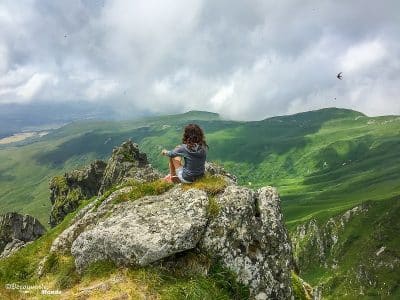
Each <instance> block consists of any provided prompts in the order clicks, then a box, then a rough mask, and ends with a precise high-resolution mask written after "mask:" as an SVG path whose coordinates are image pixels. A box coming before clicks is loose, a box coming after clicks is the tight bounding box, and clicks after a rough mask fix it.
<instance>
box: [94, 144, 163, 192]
mask: <svg viewBox="0 0 400 300" xmlns="http://www.w3.org/2000/svg"><path fill="white" fill-rule="evenodd" d="M126 178H132V179H135V180H138V181H152V180H156V179H159V178H160V174H159V173H158V172H156V171H155V170H154V169H153V168H152V167H151V166H150V165H149V163H148V161H147V156H146V154H145V153H142V152H140V151H139V146H138V145H137V144H135V143H133V142H132V141H131V140H128V141H126V142H124V143H122V144H121V146H119V147H117V148H115V149H114V150H113V152H112V155H111V158H110V159H109V160H108V163H107V167H106V170H105V172H104V176H103V179H102V181H101V187H100V189H99V194H102V193H104V192H105V191H106V190H107V189H109V188H110V187H111V186H113V185H115V184H119V183H121V182H122V181H123V180H124V179H126Z"/></svg>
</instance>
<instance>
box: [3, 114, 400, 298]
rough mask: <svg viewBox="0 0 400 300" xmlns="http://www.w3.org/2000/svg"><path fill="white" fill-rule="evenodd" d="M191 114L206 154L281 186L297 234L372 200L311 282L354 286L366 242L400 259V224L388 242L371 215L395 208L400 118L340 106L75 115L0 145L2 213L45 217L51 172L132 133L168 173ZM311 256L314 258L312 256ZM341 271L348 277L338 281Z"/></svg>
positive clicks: (335, 288)
mask: <svg viewBox="0 0 400 300" xmlns="http://www.w3.org/2000/svg"><path fill="white" fill-rule="evenodd" d="M188 122H197V123H199V124H200V125H201V126H202V127H203V128H204V130H205V132H206V137H207V141H208V143H209V145H210V151H209V156H208V159H209V160H213V161H217V162H219V163H221V164H223V165H224V166H225V168H226V169H228V170H229V171H231V172H232V173H234V174H236V175H237V176H238V178H239V183H240V184H242V185H248V186H252V187H259V186H262V185H273V186H276V187H277V188H278V190H279V192H280V194H281V198H282V206H283V210H284V215H285V218H286V224H287V226H288V228H289V230H291V231H292V233H293V232H295V230H296V227H297V226H298V225H300V224H303V223H305V222H308V221H310V220H312V219H316V220H317V221H318V223H319V224H320V225H321V226H322V224H324V222H326V221H328V220H329V218H331V217H335V216H338V215H340V214H343V213H344V212H345V211H347V210H349V209H351V208H353V207H355V206H357V205H359V204H361V203H365V202H368V203H373V205H371V206H370V209H369V212H368V214H367V215H365V216H360V217H358V219H357V220H358V221H357V220H356V221H354V222H353V221H352V222H350V223H349V224H350V225H349V227H348V228H347V229H346V231H345V236H344V237H340V239H342V240H343V243H344V244H345V247H343V248H341V249H342V250H343V249H344V250H343V251H342V250H341V251H342V252H340V251H339V252H338V253H336V254H333V255H334V256H333V257H330V258H329V259H335V262H337V265H338V268H339V269H338V271H334V272H333V271H332V270H330V269H329V268H328V269H326V268H322V269H320V268H319V267H318V268H317V267H316V268H314V269H313V268H305V269H304V270H302V273H301V275H302V276H304V278H306V279H308V280H310V282H311V283H313V284H315V285H318V284H324V283H325V284H328V285H329V288H325V289H324V291H325V292H326V293H332V294H333V295H335V293H339V292H343V290H346V291H348V290H349V289H351V286H349V282H354V280H355V279H354V278H356V277H355V276H356V273H355V272H353V273H352V270H355V266H356V264H360V259H359V258H357V257H356V255H355V254H354V253H356V251H357V250H356V249H358V248H360V247H361V248H362V247H370V249H369V251H366V252H365V253H364V255H374V253H376V251H377V250H379V247H383V246H385V247H387V248H386V249H387V250H386V252H387V253H390V255H391V256H390V259H392V260H397V261H400V257H399V255H400V254H399V253H398V251H397V250H395V249H399V246H400V245H399V244H398V243H399V240H398V238H395V237H394V236H393V234H394V232H395V230H394V229H393V228H397V227H396V226H398V225H396V224H398V223H396V222H394V221H393V222H392V226H391V227H390V226H386V227H385V226H382V228H383V229H382V230H381V231H380V234H381V235H383V236H386V238H385V239H384V241H382V240H379V239H376V230H375V229H374V227H373V226H374V225H373V224H374V223H373V222H370V221H371V220H372V219H373V218H378V219H379V216H380V215H381V214H384V213H385V214H386V213H388V215H387V216H386V215H385V216H386V217H385V218H383V219H382V220H383V221H382V222H384V223H385V224H391V220H390V218H395V217H396V216H395V215H393V214H390V212H391V209H392V207H393V209H394V208H395V207H397V206H396V205H397V203H398V201H399V200H400V155H399V153H400V116H384V117H374V118H372V117H367V116H365V115H363V114H361V113H359V112H355V111H351V110H345V109H337V108H329V109H322V110H317V111H311V112H305V113H300V114H295V115H291V116H279V117H274V118H269V119H265V120H261V121H252V122H238V121H230V120H223V119H221V118H220V117H219V116H218V115H217V114H213V113H208V112H197V111H194V112H188V113H185V114H179V115H170V116H161V117H152V118H145V119H142V120H138V121H123V122H121V121H120V122H111V121H107V122H105V121H101V122H100V121H85V122H75V123H71V124H69V125H67V126H64V127H62V128H60V129H57V130H54V131H52V132H51V133H50V134H48V135H46V136H45V137H42V138H40V139H37V140H30V141H28V142H23V143H20V144H14V145H3V146H0V213H1V212H5V211H15V210H16V211H19V212H24V213H29V214H31V215H33V216H35V217H38V218H39V219H40V220H41V222H42V223H44V224H45V223H47V220H48V214H49V211H50V203H49V200H48V195H49V192H48V181H49V179H50V178H51V177H52V176H54V175H56V174H60V173H63V172H65V171H67V170H71V169H73V168H76V167H79V166H81V165H84V164H87V163H88V162H90V161H92V160H94V159H95V158H100V159H104V158H106V157H107V156H108V155H109V153H110V152H111V150H112V149H113V147H114V146H117V145H119V144H121V142H122V141H123V140H126V139H127V138H132V139H133V140H134V141H135V142H137V143H138V144H139V145H140V147H141V149H142V151H144V152H146V153H148V156H149V160H150V162H151V163H152V164H153V165H154V166H155V167H157V168H159V169H160V170H163V171H166V166H167V163H166V160H165V158H164V157H162V156H160V155H159V153H160V151H161V150H162V149H163V148H167V149H168V148H172V147H174V146H175V145H177V144H178V143H180V139H181V135H182V127H183V126H184V125H185V124H187V123H188ZM380 203H382V205H380ZM397 210H398V208H396V211H397ZM388 241H389V242H388ZM377 247H378V248H377ZM374 263H376V262H374ZM309 264H315V265H317V261H316V258H311V259H310V261H309ZM366 265H367V267H366V268H367V269H368V268H372V265H368V263H367V264H366ZM395 266H396V264H395ZM335 274H336V275H335ZM349 274H352V275H349ZM390 274H392V273H390V272H389V271H388V270H386V269H385V271H379V270H378V271H377V272H375V273H374V276H375V277H376V278H390V276H392V275H393V274H392V275H390ZM343 276H344V277H345V278H347V280H343V283H342V284H341V283H340V282H341V280H342V279H341V278H344V277H343ZM352 276H353V277H352ZM353 279H354V280H353ZM352 280H353V281H352ZM398 280H399V279H398V278H395V277H393V276H392V277H391V279H390V280H389V279H388V280H387V282H389V283H388V284H390V288H389V289H385V291H389V292H390V291H396V290H397V289H398V286H400V283H399V282H398ZM356 289H359V287H358V286H356V287H355V288H354V290H356ZM369 289H370V290H371V289H372V290H374V287H373V286H372V287H369ZM376 289H377V287H376ZM366 290H368V288H366ZM354 293H355V292H354ZM370 294H371V293H370ZM336 295H338V294H336ZM355 295H358V294H353V296H355ZM371 295H374V294H373V293H372V294H371ZM376 295H379V294H376Z"/></svg>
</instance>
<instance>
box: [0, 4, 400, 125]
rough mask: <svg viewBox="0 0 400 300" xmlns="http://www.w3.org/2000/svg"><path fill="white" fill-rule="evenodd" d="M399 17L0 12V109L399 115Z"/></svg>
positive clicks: (204, 10)
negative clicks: (76, 106)
mask: <svg viewBox="0 0 400 300" xmlns="http://www.w3.org/2000/svg"><path fill="white" fill-rule="evenodd" d="M399 12H400V1H398V0H393V1H385V0H382V1H371V0H354V1H344V0H343V1H342V0H336V1H326V0H320V1H306V0H298V1H296V0H292V1H287V0H280V1H266V0H260V1H253V0H249V1H234V0H227V1H219V0H210V1H200V0H159V1H155V0H144V1H133V0H124V1H123V0H81V1H78V0H65V1H53V0H38V1H28V0H19V1H15V0H10V1H8V0H1V1H0V104H2V103H31V104H32V103H39V102H46V101H47V102H49V101H50V102H56V103H61V104H62V103H65V102H69V103H78V102H80V101H86V102H89V103H94V104H99V105H108V106H110V107H112V109H113V110H115V111H116V112H120V113H125V114H129V113H134V112H136V113H137V112H146V113H150V114H170V113H180V112H185V111H189V110H206V111H212V112H217V113H220V114H221V115H222V116H223V117H225V118H229V119H236V120H259V119H264V118H266V117H270V116H275V115H285V114H292V113H297V112H302V111H308V110H314V109H319V108H324V107H333V106H334V107H343V108H350V109H354V110H358V111H361V112H363V113H365V114H367V115H370V116H376V115H387V114H397V115H398V114H400V88H399V87H400V38H399V37H400V13H399ZM339 72H342V75H343V78H342V80H339V79H338V78H337V77H336V75H337V74H338V73H339Z"/></svg>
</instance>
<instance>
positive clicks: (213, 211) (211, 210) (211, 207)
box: [207, 196, 221, 218]
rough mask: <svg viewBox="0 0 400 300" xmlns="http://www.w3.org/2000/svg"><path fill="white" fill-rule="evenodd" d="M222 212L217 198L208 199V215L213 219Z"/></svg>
mask: <svg viewBox="0 0 400 300" xmlns="http://www.w3.org/2000/svg"><path fill="white" fill-rule="evenodd" d="M220 211H221V208H220V206H219V204H218V202H217V199H215V197H212V196H211V197H208V206H207V214H208V215H209V216H211V217H212V218H216V217H217V216H218V214H219V212H220Z"/></svg>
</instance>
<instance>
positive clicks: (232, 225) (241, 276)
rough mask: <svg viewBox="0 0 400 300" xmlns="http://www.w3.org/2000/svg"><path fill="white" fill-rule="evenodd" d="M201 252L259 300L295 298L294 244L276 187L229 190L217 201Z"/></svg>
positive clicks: (234, 188)
mask: <svg viewBox="0 0 400 300" xmlns="http://www.w3.org/2000/svg"><path fill="white" fill-rule="evenodd" d="M216 201H217V204H218V206H219V207H220V211H219V213H218V215H217V216H216V217H215V218H213V219H212V220H211V221H210V224H209V226H208V228H207V229H206V231H205V234H204V236H203V238H202V240H201V242H200V247H201V249H204V251H206V252H207V253H209V254H210V255H212V256H213V257H217V258H219V259H220V260H221V261H222V262H223V264H224V265H225V266H226V267H227V268H229V269H230V270H232V271H234V272H235V273H236V274H237V275H238V280H239V281H240V282H242V283H244V284H246V285H248V286H249V287H250V291H251V294H252V295H253V297H255V299H290V296H291V294H292V291H291V288H290V286H291V279H290V270H291V261H292V257H291V244H290V241H289V238H288V234H287V231H286V228H285V226H284V223H283V220H282V214H281V212H280V200H279V196H278V193H277V192H276V190H275V189H273V188H270V187H267V188H262V189H260V190H258V191H256V192H253V191H251V190H250V189H247V188H243V187H237V186H229V187H228V188H227V189H226V190H225V192H224V193H223V194H222V195H221V196H220V197H218V198H217V199H216Z"/></svg>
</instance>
